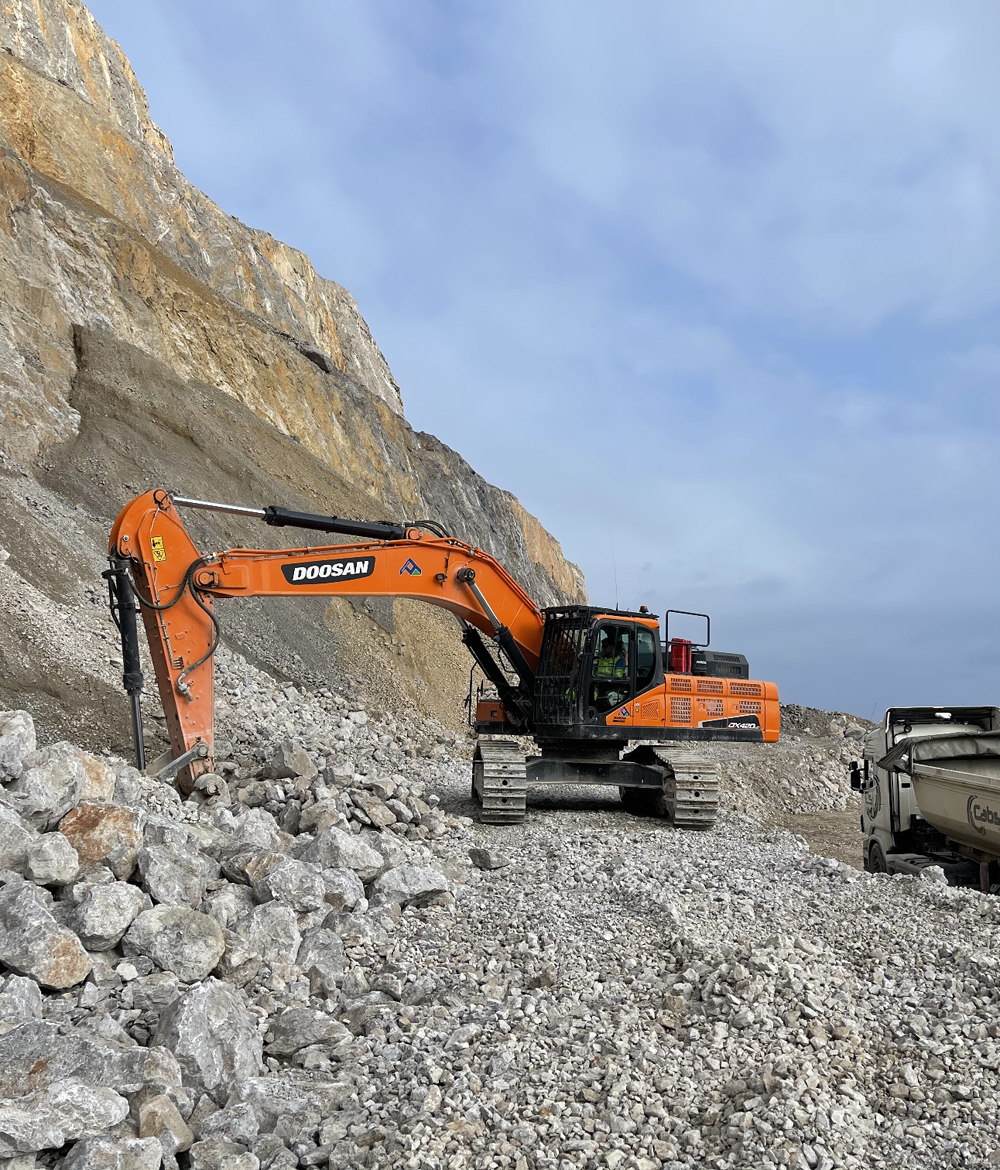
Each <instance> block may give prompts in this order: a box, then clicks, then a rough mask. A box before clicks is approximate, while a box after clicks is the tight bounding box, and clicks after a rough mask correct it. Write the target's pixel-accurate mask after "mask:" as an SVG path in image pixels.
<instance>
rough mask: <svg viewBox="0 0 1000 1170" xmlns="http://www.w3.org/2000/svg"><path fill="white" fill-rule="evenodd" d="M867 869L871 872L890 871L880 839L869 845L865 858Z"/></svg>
mask: <svg viewBox="0 0 1000 1170" xmlns="http://www.w3.org/2000/svg"><path fill="white" fill-rule="evenodd" d="M865 869H867V870H868V872H869V873H888V872H889V867H888V865H886V863H885V853H884V852H883V851H882V846H881V845H880V844H879V843H878V841H873V842H872V843H871V845H870V846H869V847H868V856H867V857H866V858H865Z"/></svg>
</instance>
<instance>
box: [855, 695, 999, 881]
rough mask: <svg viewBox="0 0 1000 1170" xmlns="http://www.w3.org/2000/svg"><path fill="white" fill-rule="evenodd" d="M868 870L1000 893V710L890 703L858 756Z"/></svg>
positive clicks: (865, 856) (856, 778)
mask: <svg viewBox="0 0 1000 1170" xmlns="http://www.w3.org/2000/svg"><path fill="white" fill-rule="evenodd" d="M851 787H852V788H854V789H857V790H859V791H860V792H861V793H862V795H863V811H862V814H861V831H862V833H863V834H864V862H865V869H867V870H869V871H870V872H873V873H919V872H920V871H921V870H922V869H925V868H926V867H927V866H931V865H937V866H940V867H941V868H942V869H943V870H944V872H945V875H946V877H947V878H948V881H949V882H951V883H952V884H953V885H977V886H979V888H980V889H982V890H983V891H986V892H989V891H990V890H993V891H994V892H998V891H1000V708H998V707H890V708H889V710H888V711H886V713H885V719H884V720H883V721H882V723H881V724H880V725H879V726H878V727H877V728H876V729H875V730H874V731H873V732H872V733H871V734H870V735H869V736H868V738H867V740H866V741H865V748H864V758H863V759H862V760H861V761H860V762H857V761H854V762H852V763H851Z"/></svg>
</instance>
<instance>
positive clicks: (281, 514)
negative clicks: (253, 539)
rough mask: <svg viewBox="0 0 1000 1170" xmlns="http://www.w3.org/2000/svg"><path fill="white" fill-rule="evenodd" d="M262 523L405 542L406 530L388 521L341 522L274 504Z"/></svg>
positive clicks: (338, 519) (336, 518)
mask: <svg viewBox="0 0 1000 1170" xmlns="http://www.w3.org/2000/svg"><path fill="white" fill-rule="evenodd" d="M264 523H265V524H270V525H271V526H272V527H274V528H284V527H286V526H287V527H291V528H314V529H315V530H316V531H317V532H341V533H343V534H344V535H345V536H363V537H367V538H368V539H369V540H405V539H406V529H405V528H404V527H403V525H402V524H392V523H390V522H389V521H388V520H383V521H381V522H377V521H376V522H368V521H364V520H342V519H341V518H340V517H339V516H314V515H313V514H312V513H310V512H292V511H289V509H288V508H279V507H277V506H276V505H274V504H270V505H268V507H266V508H265V509H264Z"/></svg>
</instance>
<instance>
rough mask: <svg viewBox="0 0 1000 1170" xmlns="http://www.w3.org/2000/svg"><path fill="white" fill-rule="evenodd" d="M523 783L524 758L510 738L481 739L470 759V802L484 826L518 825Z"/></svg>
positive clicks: (521, 805)
mask: <svg viewBox="0 0 1000 1170" xmlns="http://www.w3.org/2000/svg"><path fill="white" fill-rule="evenodd" d="M526 789H527V782H526V780H525V773H524V756H523V755H522V754H521V751H520V749H519V748H518V746H517V744H516V743H515V742H514V740H512V739H492V738H491V739H481V740H479V742H478V743H477V744H476V754H475V756H474V757H473V760H472V793H473V799H474V800H475V801H476V802H477V803H478V804H479V805H480V809H479V819H480V821H482V822H483V823H484V824H487V825H496V824H507V825H510V824H520V823H521V822H522V821H523V820H524V805H525V795H526Z"/></svg>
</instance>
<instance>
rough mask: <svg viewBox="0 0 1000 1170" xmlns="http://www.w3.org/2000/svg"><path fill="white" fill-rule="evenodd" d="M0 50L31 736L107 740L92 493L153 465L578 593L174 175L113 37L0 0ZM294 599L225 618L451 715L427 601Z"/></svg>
mask: <svg viewBox="0 0 1000 1170" xmlns="http://www.w3.org/2000/svg"><path fill="white" fill-rule="evenodd" d="M0 48H3V49H4V50H5V51H4V52H2V53H0V369H2V370H3V372H4V374H3V379H2V381H0V452H2V458H0V470H3V471H4V472H5V473H6V472H15V473H16V474H14V475H13V476H8V475H6V474H5V475H4V476H3V477H0V546H2V547H3V549H4V550H6V551H9V552H10V559H9V561H8V562H7V564H6V565H0V598H2V596H3V595H4V591H5V589H6V590H8V591H9V594H10V596H12V597H14V596H16V597H19V598H22V599H24V598H26V597H29V598H30V599H31V600H30V602H29V603H26V604H22V605H21V606H19V607H13V606H6V605H2V604H0V706H7V705H9V706H12V707H13V706H15V705H16V704H15V702H14V699H13V696H14V695H16V694H18V693H24V692H30V693H32V694H33V695H35V696H36V700H37V701H36V703H35V705H34V706H33V708H32V710H33V713H34V714H35V717H36V718H41V722H42V724H43V725H44V726H45V729H46V731H47V732H48V733H50V734H49V735H48V738H55V735H54V734H51V733H53V732H55V731H56V730H65V733H66V734H67V735H68V736H69V737H71V738H73V739H74V740H75V741H77V742H83V743H92V744H94V746H95V748H97V749H100V748H101V747H103V746H104V745H105V744H106V742H107V739H108V735H107V730H110V729H111V728H112V727H113V728H114V733H115V736H116V743H117V746H119V747H121V748H124V747H125V741H124V734H123V732H124V725H123V721H122V720H121V719H120V718H118V719H117V720H115V721H114V722H112V720H110V719H109V717H108V716H107V715H106V714H105V707H106V706H107V705H108V703H107V702H105V701H102V700H103V698H104V695H105V693H108V694H109V693H110V692H111V691H113V690H114V689H116V688H117V683H118V680H117V678H116V677H115V676H116V670H115V667H116V664H115V663H113V662H110V661H109V657H114V654H113V652H112V654H111V655H109V654H108V646H107V644H106V642H105V641H104V638H103V637H101V636H100V635H99V634H98V630H101V631H102V632H106V627H105V626H104V624H103V620H102V622H101V624H100V625H98V624H97V622H96V620H95V619H97V618H98V617H99V616H100V614H99V611H97V610H95V609H94V607H93V605H92V604H91V598H90V597H89V596H87V597H83V598H81V597H80V594H81V592H83V591H84V589H83V587H84V586H86V587H89V588H92V587H93V586H94V584H95V583H96V582H97V581H98V574H99V572H100V569H101V567H102V566H101V562H102V559H103V556H104V546H105V544H106V538H107V531H108V525H109V522H110V520H111V518H112V517H113V516H114V514H115V513H116V511H117V510H118V508H119V507H120V506H121V504H122V503H124V502H125V500H126V499H127V498H128V497H129V496H130V495H131V494H134V493H136V492H138V491H140V490H143V489H145V488H146V487H149V486H153V485H155V484H156V483H160V482H162V483H169V484H170V485H171V486H175V485H176V486H177V487H178V488H180V487H183V489H184V490H185V491H186V492H187V493H188V494H190V495H202V496H207V497H209V498H228V499H233V500H235V501H238V502H254V501H258V502H274V503H280V504H283V505H285V506H288V507H293V508H302V509H305V510H310V511H323V512H336V513H337V514H339V515H356V516H359V517H362V518H370V519H376V518H382V517H383V516H386V515H388V516H393V517H398V518H399V519H411V518H418V517H419V518H423V517H429V518H432V519H434V520H436V521H438V523H440V524H442V525H443V526H444V527H445V528H446V529H447V530H449V531H450V532H452V533H453V534H455V535H457V536H460V537H461V538H463V539H466V540H468V541H470V542H471V543H473V544H477V545H479V546H481V547H483V548H485V549H486V550H487V551H488V552H490V553H492V554H494V555H496V556H497V557H498V558H499V559H500V560H501V561H502V562H503V563H504V565H505V566H506V567H507V568H508V569H509V570H510V571H511V572H512V573H513V574H514V575H515V576H516V577H517V578H518V579H519V580H520V581H521V583H522V584H523V585H524V586H525V588H527V590H528V591H529V593H531V594H532V596H534V597H536V598H538V600H539V601H540V602H542V603H544V604H549V603H552V602H556V601H561V600H566V599H570V598H582V597H583V583H582V578H581V576H580V574H579V571H578V570H577V569H576V568H575V567H574V566H572V565H570V564H568V563H567V562H566V561H565V560H564V559H563V557H562V554H561V552H560V549H559V546H558V545H557V543H556V542H555V541H554V540H553V539H552V537H551V536H549V535H548V533H546V532H545V530H544V529H543V528H542V526H541V525H540V524H539V523H538V522H537V521H536V520H535V519H534V518H533V517H531V516H529V515H528V514H527V513H526V512H524V510H523V509H522V508H521V506H520V504H518V502H517V500H516V499H514V498H513V497H512V496H511V495H509V493H507V492H504V491H501V490H498V489H497V488H494V487H492V486H491V485H489V484H487V483H486V482H485V481H484V480H482V479H481V478H480V477H479V476H477V475H476V474H475V472H474V471H473V470H472V469H471V468H470V467H468V465H467V464H465V463H464V461H463V460H462V459H461V458H460V457H459V456H458V455H457V454H456V453H455V452H453V451H451V450H449V449H448V448H447V447H445V446H443V445H442V444H441V443H439V442H438V441H437V440H436V439H434V438H433V437H432V436H430V435H425V434H418V433H415V432H414V431H413V430H412V429H411V428H410V427H409V426H408V424H407V423H406V421H405V419H404V417H403V406H402V399H401V396H400V392H399V389H398V387H397V386H396V384H395V382H394V380H393V378H392V374H391V373H390V371H389V368H388V365H387V364H386V361H385V358H384V357H383V356H382V354H381V352H380V351H379V349H378V347H377V345H376V344H375V342H374V341H373V339H372V337H371V334H370V332H369V330H368V328H367V326H366V324H365V322H364V321H363V319H362V318H361V316H360V314H359V312H358V308H357V306H356V304H355V302H354V300H353V298H352V297H351V296H350V294H349V293H348V292H347V291H346V290H345V289H343V288H341V287H340V286H339V285H337V284H335V283H334V282H332V281H329V280H325V279H323V278H322V277H320V276H319V275H317V273H316V272H315V271H314V269H313V268H312V266H311V264H310V263H309V261H308V259H307V258H306V257H305V256H303V255H302V254H301V253H299V252H296V251H295V250H294V249H291V248H289V247H287V246H286V245H284V244H282V243H280V242H279V241H277V240H275V239H274V238H273V237H271V236H269V235H267V233H266V232H262V231H257V230H254V229H252V228H249V227H247V226H245V225H243V224H241V223H239V222H238V221H237V220H235V219H233V218H232V217H231V216H229V215H227V214H226V213H225V212H224V211H223V210H222V209H220V208H218V207H217V206H215V204H213V203H212V202H211V200H209V199H208V198H207V197H206V196H204V195H203V194H202V193H201V192H199V191H197V190H196V189H195V188H193V187H192V186H191V185H190V184H189V183H188V182H187V181H186V180H185V178H184V177H183V175H181V174H180V172H179V171H178V170H177V169H176V167H175V166H174V163H173V157H172V153H171V149H170V144H169V143H168V142H167V140H166V138H165V137H164V135H163V134H162V133H161V132H160V131H159V130H158V129H157V127H156V126H155V125H154V124H153V122H152V121H151V120H150V117H149V112H148V110H147V107H146V100H145V95H144V94H143V91H142V89H141V88H140V86H139V84H138V83H137V81H136V79H135V77H134V76H133V73H132V70H131V68H130V67H129V64H128V62H127V61H126V59H125V57H124V56H123V54H122V52H121V50H120V49H119V48H118V46H117V45H115V44H114V43H113V42H112V41H110V40H108V38H107V37H106V36H105V35H104V33H103V32H102V30H101V29H100V28H99V27H98V25H97V24H96V23H95V21H94V19H93V17H92V16H91V15H90V13H89V12H88V11H87V9H86V8H84V7H83V5H82V4H80V3H78V2H77V0H10V2H9V3H6V4H4V5H3V6H2V7H0ZM182 479H183V483H181V480H182ZM290 485H297V486H296V487H294V488H293V487H292V486H290ZM193 527H194V530H195V533H196V536H197V538H198V539H199V541H203V542H205V544H206V546H207V547H212V548H224V547H229V546H232V545H234V544H243V545H250V546H255V545H260V544H265V545H266V544H272V545H280V544H286V543H287V541H286V540H284V539H281V537H282V535H283V534H281V533H272V532H270V530H265V531H264V532H261V527H262V526H260V525H254V524H251V523H249V522H237V523H230V522H229V521H223V522H218V521H217V520H215V519H212V518H210V517H199V518H198V519H197V520H196V521H194V524H193ZM4 559H5V557H4V556H3V555H0V562H2V561H3V560H4ZM43 565H44V566H45V568H44V570H43V569H42V566H43ZM7 575H9V577H7ZM5 578H6V584H5ZM34 591H37V592H34ZM96 595H97V591H96V589H95V590H94V599H95V600H96ZM296 608H297V613H296V615H295V616H294V617H291V618H285V617H283V616H281V615H279V614H277V613H275V614H267V615H264V614H262V613H261V611H259V610H250V611H247V610H246V609H244V611H243V612H242V613H240V612H239V610H240V607H236V608H235V609H234V610H233V617H232V619H227V626H228V630H227V632H231V633H232V634H233V636H234V637H237V638H238V640H239V641H240V643H241V644H243V645H244V646H248V647H250V648H251V649H252V650H253V652H255V653H259V654H260V656H261V658H262V659H267V660H270V661H275V658H276V656H277V657H278V658H279V661H276V665H278V666H280V667H281V668H282V669H284V670H285V672H286V673H287V674H290V675H291V676H292V677H296V676H298V675H300V674H301V672H302V670H303V668H305V667H308V668H310V669H312V670H314V671H315V672H327V673H328V672H329V671H330V667H331V660H336V661H338V662H339V666H340V669H341V671H343V670H344V669H346V670H347V671H349V672H350V673H352V674H354V675H356V676H358V677H360V678H361V679H362V680H363V681H364V682H366V684H367V685H368V686H369V688H370V689H371V688H374V687H376V686H378V685H379V680H380V679H382V678H384V677H387V678H388V682H389V685H390V687H391V689H392V690H393V691H398V690H400V689H401V690H402V691H403V693H404V694H406V695H407V696H408V697H409V698H410V699H411V700H412V701H414V702H416V703H418V704H419V705H422V706H423V708H424V709H426V710H428V711H430V712H433V713H435V714H444V713H445V712H446V711H448V712H450V715H449V717H450V718H453V719H457V718H458V717H459V714H458V711H459V709H458V708H457V707H456V706H455V703H456V700H457V699H458V698H459V697H460V694H461V690H462V687H463V680H464V676H465V674H466V672H467V669H468V667H467V662H466V655H465V651H464V649H463V648H462V647H460V646H458V645H457V638H456V634H455V628H454V620H453V619H452V618H451V617H450V616H448V615H446V614H444V613H442V612H433V611H432V612H431V613H430V614H428V613H427V609H428V607H426V606H419V607H417V608H416V610H415V608H414V605H413V603H407V602H395V603H394V602H392V601H381V602H377V603H376V602H370V603H369V602H358V603H357V604H356V605H351V604H349V603H347V602H342V601H337V602H336V603H334V604H330V605H327V604H326V603H321V602H319V601H316V602H315V603H309V604H306V603H303V604H301V605H298V606H297V607H296ZM331 632H332V637H331ZM386 634H390V635H392V636H393V637H394V638H395V639H396V644H395V645H394V646H393V645H389V644H388V643H387V639H386V638H385V635H386ZM88 639H89V641H88ZM276 643H280V644H283V645H282V646H281V647H280V648H279V649H277V650H276ZM282 655H283V656H284V660H280V658H281V656H282ZM296 656H297V657H296ZM57 660H61V662H60V669H59V670H55V669H52V668H51V666H50V664H51V663H54V662H55V661H57ZM119 673H120V669H119ZM52 677H56V678H58V679H59V680H60V681H59V683H58V685H57V686H56V687H53V686H52V685H51V684H50V683H49V682H48V680H49V679H51V678H52ZM5 689H6V690H9V695H10V701H9V702H4V700H3V691H4V690H5ZM102 732H104V734H102ZM5 736H6V733H5V732H4V731H3V729H0V771H2V770H3V769H4V768H5V767H6V763H5V760H6V756H7V754H8V753H7V748H6V747H5V746H4V745H5V743H6V738H5ZM286 764H287V762H286V761H284V760H278V761H276V765H275V766H276V772H275V776H276V778H278V777H280V776H282V775H283V774H284V772H283V766H286ZM293 766H297V765H293Z"/></svg>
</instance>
